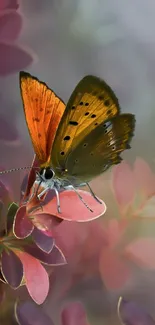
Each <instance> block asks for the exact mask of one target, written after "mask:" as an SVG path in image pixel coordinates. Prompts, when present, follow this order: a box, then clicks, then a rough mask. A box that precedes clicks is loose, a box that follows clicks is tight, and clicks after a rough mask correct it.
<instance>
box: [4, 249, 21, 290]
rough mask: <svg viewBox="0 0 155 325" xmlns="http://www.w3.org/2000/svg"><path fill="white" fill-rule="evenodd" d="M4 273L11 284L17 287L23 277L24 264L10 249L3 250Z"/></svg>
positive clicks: (14, 287)
mask: <svg viewBox="0 0 155 325" xmlns="http://www.w3.org/2000/svg"><path fill="white" fill-rule="evenodd" d="M1 262H2V273H3V276H4V278H5V279H6V281H7V282H8V283H9V285H10V286H11V287H12V288H13V289H16V288H18V287H19V286H20V284H21V281H22V278H23V266H22V263H21V261H20V260H19V258H18V257H17V256H16V255H15V254H14V253H13V252H12V251H11V250H10V251H9V252H6V251H5V250H4V251H3V252H2V258H1Z"/></svg>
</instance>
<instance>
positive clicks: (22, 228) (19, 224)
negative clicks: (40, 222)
mask: <svg viewBox="0 0 155 325" xmlns="http://www.w3.org/2000/svg"><path fill="white" fill-rule="evenodd" d="M33 229H34V226H33V224H32V222H31V220H29V219H28V217H27V214H26V206H25V205H23V206H21V207H20V208H19V209H18V210H17V213H16V216H15V219H14V224H13V232H14V234H15V236H16V237H17V238H26V237H28V236H29V235H30V234H31V233H32V231H33Z"/></svg>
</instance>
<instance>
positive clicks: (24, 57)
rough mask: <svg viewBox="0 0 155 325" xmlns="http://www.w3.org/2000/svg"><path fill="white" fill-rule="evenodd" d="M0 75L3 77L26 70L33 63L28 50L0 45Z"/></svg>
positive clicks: (10, 45)
mask: <svg viewBox="0 0 155 325" xmlns="http://www.w3.org/2000/svg"><path fill="white" fill-rule="evenodd" d="M0 53H1V60H0V75H2V76H5V75H8V74H12V73H15V72H18V71H19V70H22V69H25V68H27V67H28V66H29V65H30V64H32V62H33V61H34V57H33V55H32V54H30V53H29V52H28V50H26V49H24V48H22V47H20V46H17V45H15V44H8V43H4V42H3V43H2V42H1V43H0Z"/></svg>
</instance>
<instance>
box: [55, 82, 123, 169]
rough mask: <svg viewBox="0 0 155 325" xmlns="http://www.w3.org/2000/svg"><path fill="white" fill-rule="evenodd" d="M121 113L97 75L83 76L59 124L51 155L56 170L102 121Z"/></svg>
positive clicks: (112, 93) (112, 96) (108, 88)
mask: <svg viewBox="0 0 155 325" xmlns="http://www.w3.org/2000/svg"><path fill="white" fill-rule="evenodd" d="M118 113H119V104H118V100H117V97H116V96H115V94H114V92H113V91H112V89H111V88H110V87H109V86H108V85H107V84H106V83H105V82H104V81H103V80H101V79H99V78H97V77H94V76H86V77H84V78H83V79H82V80H81V81H80V82H79V84H78V85H77V86H76V88H75V90H74V91H73V93H72V95H71V97H70V99H69V101H68V103H67V106H66V110H65V112H64V114H63V117H62V119H61V121H60V124H59V127H58V130H57V133H56V137H55V140H54V143H53V148H52V152H51V164H52V166H53V168H54V169H55V167H61V166H63V165H64V163H65V161H66V160H67V157H68V154H69V153H70V151H71V150H74V148H76V147H77V146H78V145H79V143H80V142H81V141H82V140H83V139H84V138H85V137H86V136H87V135H88V134H89V133H90V132H91V131H93V130H94V129H96V127H97V126H99V125H100V124H101V123H103V121H106V120H107V119H109V118H113V117H114V116H116V115H117V114H118Z"/></svg>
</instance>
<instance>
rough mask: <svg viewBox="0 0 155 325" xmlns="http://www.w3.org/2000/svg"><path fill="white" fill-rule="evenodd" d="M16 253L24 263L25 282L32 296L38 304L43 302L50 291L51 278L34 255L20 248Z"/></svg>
mask: <svg viewBox="0 0 155 325" xmlns="http://www.w3.org/2000/svg"><path fill="white" fill-rule="evenodd" d="M15 253H16V255H17V256H18V257H19V258H20V260H21V262H22V264H23V269H24V278H25V283H26V287H27V289H28V292H29V294H30V296H31V298H32V299H33V300H34V301H35V302H36V303H37V304H38V305H40V304H42V303H43V302H44V300H45V299H46V297H47V295H48V291H49V278H48V274H47V272H46V270H45V269H44V267H43V266H42V265H41V263H40V262H39V261H38V260H37V259H36V258H34V257H33V256H31V255H29V254H27V253H25V252H21V251H19V250H16V251H15Z"/></svg>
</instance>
